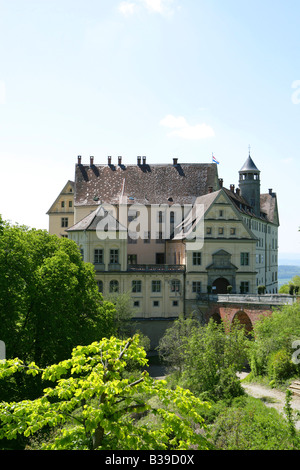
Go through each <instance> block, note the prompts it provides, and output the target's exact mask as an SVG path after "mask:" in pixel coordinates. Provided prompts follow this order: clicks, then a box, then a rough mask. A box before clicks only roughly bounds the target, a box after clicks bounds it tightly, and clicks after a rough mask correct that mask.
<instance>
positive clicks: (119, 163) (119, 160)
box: [118, 157, 122, 165]
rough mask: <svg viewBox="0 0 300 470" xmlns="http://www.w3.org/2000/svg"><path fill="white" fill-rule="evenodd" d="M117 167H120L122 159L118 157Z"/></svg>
mask: <svg viewBox="0 0 300 470" xmlns="http://www.w3.org/2000/svg"><path fill="white" fill-rule="evenodd" d="M118 165H122V157H118Z"/></svg>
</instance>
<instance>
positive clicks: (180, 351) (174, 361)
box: [157, 316, 200, 374]
mask: <svg viewBox="0 0 300 470" xmlns="http://www.w3.org/2000/svg"><path fill="white" fill-rule="evenodd" d="M199 327H200V323H199V322H198V320H196V319H195V318H184V317H183V316H181V317H179V318H178V320H175V321H174V323H173V325H172V326H171V328H168V329H167V330H166V332H165V334H164V336H163V337H162V338H161V339H160V341H159V345H158V348H157V349H158V353H159V355H160V357H161V359H162V360H163V361H164V362H165V363H166V364H167V365H168V366H169V367H170V368H171V370H172V371H173V372H174V371H178V372H179V373H180V374H181V373H182V371H183V367H184V364H185V353H186V347H187V343H188V338H189V337H190V336H191V335H192V333H193V331H194V329H195V328H199Z"/></svg>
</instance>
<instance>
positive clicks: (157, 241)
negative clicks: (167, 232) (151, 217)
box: [156, 232, 164, 243]
mask: <svg viewBox="0 0 300 470" xmlns="http://www.w3.org/2000/svg"><path fill="white" fill-rule="evenodd" d="M156 243H164V239H163V233H162V232H158V234H157V238H156Z"/></svg>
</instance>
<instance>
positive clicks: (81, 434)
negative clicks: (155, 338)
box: [0, 336, 209, 451]
mask: <svg viewBox="0 0 300 470" xmlns="http://www.w3.org/2000/svg"><path fill="white" fill-rule="evenodd" d="M128 361H135V362H136V364H137V365H138V366H139V367H140V369H142V368H143V367H144V366H145V365H146V363H147V359H146V352H145V350H144V349H143V348H141V347H140V346H139V338H138V336H135V337H133V338H130V339H129V340H121V339H116V338H114V337H112V338H110V339H107V338H105V339H102V340H101V341H100V342H94V343H92V344H90V345H88V346H78V347H76V348H74V349H73V352H72V356H71V358H70V359H67V360H64V361H62V362H60V363H58V364H54V365H51V366H48V367H46V368H45V369H43V370H42V369H40V368H39V367H37V366H36V364H34V363H31V364H28V365H27V366H26V365H25V364H24V363H23V362H22V361H20V360H18V359H15V360H7V361H6V362H4V363H3V364H1V365H0V381H2V382H3V381H6V380H7V377H9V376H11V375H14V374H16V373H18V372H19V373H20V371H23V373H26V374H27V375H29V376H35V375H41V378H42V380H44V381H46V382H49V381H52V382H54V384H53V386H48V387H47V388H45V389H44V392H43V395H42V396H41V397H39V398H37V399H35V400H32V401H30V400H24V401H20V402H17V403H3V402H2V403H1V404H0V423H1V427H0V438H6V439H16V438H17V436H18V435H24V436H25V437H26V438H30V437H31V436H33V435H35V434H37V433H39V432H40V431H41V430H43V429H45V428H46V429H47V428H49V427H50V428H53V429H55V430H56V433H55V435H54V437H53V439H52V440H50V441H48V442H45V443H44V445H43V446H42V448H43V449H63V450H65V449H69V450H75V449H102V450H104V449H106V450H118V449H120V450H131V451H133V450H142V449H149V450H151V449H162V450H172V449H182V450H184V449H190V448H191V446H195V448H197V449H206V448H208V447H209V446H208V443H207V441H206V439H205V438H204V437H203V435H202V433H199V429H203V427H204V420H203V418H202V416H201V413H202V412H204V410H206V409H207V406H208V405H207V404H205V403H203V402H201V401H200V400H199V399H198V398H196V397H195V396H193V395H192V393H191V392H190V391H188V390H183V389H181V388H179V387H177V388H176V389H175V390H170V389H168V388H167V387H166V383H165V382H164V381H156V380H154V379H151V378H150V377H149V375H148V374H147V373H146V372H141V373H140V374H139V376H138V377H137V376H136V375H134V374H133V373H132V372H130V371H129V372H127V371H126V366H127V363H128ZM151 397H156V398H158V399H159V401H160V403H161V404H162V406H158V407H155V408H151V405H150V404H149V403H150V398H151ZM140 412H143V413H144V414H145V413H149V414H150V413H152V414H153V415H154V416H155V417H157V418H159V420H160V424H159V426H156V427H153V428H151V426H150V425H149V424H147V423H146V424H145V423H144V424H139V422H136V419H137V417H136V414H138V413H140ZM195 426H197V427H198V428H197V432H195V431H196V427H195Z"/></svg>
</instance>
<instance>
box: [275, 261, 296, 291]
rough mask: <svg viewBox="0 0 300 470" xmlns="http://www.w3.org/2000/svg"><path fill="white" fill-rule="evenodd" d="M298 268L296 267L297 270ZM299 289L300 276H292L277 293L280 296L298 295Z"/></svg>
mask: <svg viewBox="0 0 300 470" xmlns="http://www.w3.org/2000/svg"><path fill="white" fill-rule="evenodd" d="M299 269H300V268H299V267H298V270H299ZM299 289H300V276H298V275H296V276H294V277H293V278H292V279H291V280H290V281H289V282H288V283H287V284H284V285H283V286H281V287H280V289H279V293H280V294H290V295H293V294H296V295H298V294H299Z"/></svg>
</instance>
